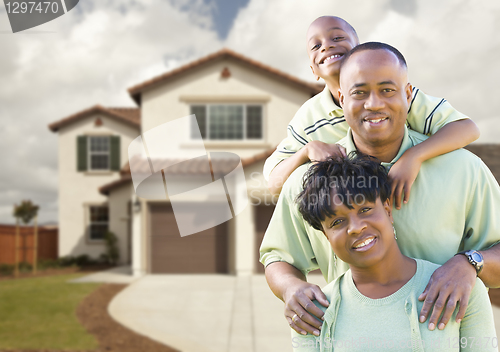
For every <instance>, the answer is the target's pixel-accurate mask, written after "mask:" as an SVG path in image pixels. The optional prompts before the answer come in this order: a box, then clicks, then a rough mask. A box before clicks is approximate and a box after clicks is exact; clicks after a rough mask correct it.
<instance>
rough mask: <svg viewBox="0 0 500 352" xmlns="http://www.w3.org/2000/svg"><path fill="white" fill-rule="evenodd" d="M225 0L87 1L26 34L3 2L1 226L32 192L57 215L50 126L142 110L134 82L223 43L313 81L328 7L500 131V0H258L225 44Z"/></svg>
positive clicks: (487, 132)
mask: <svg viewBox="0 0 500 352" xmlns="http://www.w3.org/2000/svg"><path fill="white" fill-rule="evenodd" d="M214 1H215V0H214ZM214 1H206V0H168V1H159V0H140V1H139V0H101V1H95V0H86V1H80V2H79V4H78V5H77V6H76V7H75V9H74V10H72V11H70V12H69V13H68V14H66V15H65V16H62V17H60V18H58V19H56V20H54V21H51V22H48V23H47V24H44V25H42V26H40V27H36V28H33V29H31V30H27V31H25V32H20V33H16V34H12V33H9V31H10V26H9V25H8V20H7V15H6V13H5V9H4V8H3V7H2V6H0V48H2V55H0V77H2V84H1V85H0V131H1V133H2V134H1V138H0V158H1V159H2V161H3V163H2V166H3V168H2V172H1V173H0V181H1V182H0V195H1V198H0V223H5V222H12V221H13V218H12V216H11V210H12V205H13V204H14V203H16V202H19V201H21V200H22V199H25V198H28V199H32V200H33V201H34V202H36V203H38V204H40V205H41V221H49V220H57V208H56V205H57V187H56V186H57V135H55V134H53V133H51V132H50V131H49V130H48V129H47V125H48V124H49V123H50V122H53V121H55V120H58V119H60V118H62V117H65V116H68V115H70V114H73V113H75V112H77V111H79V110H81V109H84V108H87V107H89V106H92V105H94V104H96V103H100V104H102V105H106V106H120V105H124V106H132V105H134V103H133V102H132V100H131V99H130V97H129V96H128V94H127V92H126V89H127V88H128V87H130V86H132V85H134V84H137V83H140V82H142V81H144V80H146V79H149V78H151V77H153V76H155V75H158V74H161V73H163V72H165V71H167V70H170V69H172V68H175V67H177V66H179V65H181V64H184V63H186V62H188V61H191V60H194V59H196V58H199V57H201V56H203V55H206V54H208V53H211V52H214V51H216V50H218V49H219V48H220V47H222V46H223V45H224V46H228V47H230V48H231V49H233V50H236V51H238V52H240V53H242V54H244V55H246V56H249V57H251V58H254V59H256V60H259V61H261V62H263V63H266V64H268V65H270V66H273V67H275V68H278V69H280V70H282V71H285V72H287V73H290V74H293V75H295V76H298V77H301V78H303V79H307V80H312V79H313V77H312V75H311V73H310V70H309V67H308V66H309V64H308V59H307V55H306V52H305V44H304V43H305V33H306V30H307V27H308V26H309V24H310V23H311V22H312V21H313V20H314V19H315V18H317V17H319V16H321V15H326V14H331V15H337V16H340V17H343V18H345V19H346V20H348V21H349V22H350V23H351V24H352V25H353V26H354V27H355V28H356V29H357V31H358V33H359V36H360V39H361V40H362V41H367V40H378V41H386V42H389V43H391V44H393V45H395V46H396V47H397V48H398V49H400V50H401V51H402V52H403V54H404V55H405V56H406V58H407V60H408V63H409V67H410V78H411V80H412V83H414V84H415V85H416V86H418V87H419V88H421V89H423V90H424V91H425V92H427V93H429V94H432V95H435V96H442V97H445V98H447V99H448V100H449V101H450V102H451V103H452V104H453V105H454V106H455V107H456V108H458V109H459V110H460V111H462V112H464V113H466V114H468V115H469V116H471V117H472V118H473V119H474V120H475V121H476V122H478V124H479V125H480V128H481V130H482V133H483V135H484V136H485V137H484V138H486V140H488V141H490V140H495V138H496V136H497V135H498V132H499V131H500V127H499V125H498V124H499V123H498V122H497V121H496V120H498V118H497V117H498V113H497V112H496V106H495V104H494V102H493V101H492V100H493V99H495V98H496V96H498V95H499V93H500V89H499V88H498V86H497V85H496V78H497V77H499V76H500V66H499V65H498V64H497V63H496V61H497V58H498V57H500V38H499V37H498V36H497V35H496V33H498V32H499V31H500V18H499V17H500V3H499V2H497V1H483V2H477V1H473V0H461V1H453V0H444V1H435V0H422V1H418V2H414V3H413V5H412V6H406V7H398V6H399V5H397V6H396V5H395V1H394V0H360V1H356V2H348V1H343V0H334V1H322V0H312V1H308V2H305V1H303V0H273V1H267V0H250V1H249V2H248V4H247V5H246V7H244V8H240V10H239V12H238V14H237V16H236V18H235V20H234V24H233V26H232V28H231V30H230V32H229V34H228V36H227V39H226V40H225V41H221V40H220V39H219V36H218V33H217V25H218V23H217V22H216V19H214V17H213V12H214ZM290 118H291V116H290Z"/></svg>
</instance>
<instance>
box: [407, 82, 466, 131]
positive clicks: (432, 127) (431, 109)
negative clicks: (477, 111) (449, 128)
mask: <svg viewBox="0 0 500 352" xmlns="http://www.w3.org/2000/svg"><path fill="white" fill-rule="evenodd" d="M463 119H468V117H467V116H466V115H464V114H462V113H461V112H459V111H457V110H455V109H454V108H453V106H451V104H450V103H449V102H448V101H446V99H444V98H443V99H442V98H435V97H432V96H430V95H426V94H425V93H424V92H422V91H421V90H420V89H418V88H416V87H413V94H412V101H411V103H410V109H409V111H408V117H407V120H406V121H407V123H408V125H409V127H410V128H411V129H412V130H414V131H417V132H420V133H422V134H425V135H428V136H429V135H432V134H434V133H436V132H437V131H439V130H440V129H441V128H442V127H443V126H444V125H446V124H448V123H450V122H453V121H458V120H463Z"/></svg>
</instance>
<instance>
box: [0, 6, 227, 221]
mask: <svg viewBox="0 0 500 352" xmlns="http://www.w3.org/2000/svg"><path fill="white" fill-rule="evenodd" d="M186 4H187V6H188V7H189V11H188V10H187V9H186ZM4 15H5V14H0V16H4ZM5 18H6V16H5ZM211 27H213V23H212V18H211V17H210V14H209V11H208V8H207V6H206V5H204V2H203V1H202V0H199V1H198V0H196V1H192V0H187V1H169V2H159V1H151V0H147V1H140V2H139V1H125V2H124V1H121V0H120V1H111V0H108V1H99V2H97V1H80V3H79V5H78V6H77V7H76V8H75V9H74V10H73V11H70V12H68V14H66V15H65V16H62V17H61V18H59V19H56V20H54V21H51V22H49V23H47V24H45V25H42V26H40V27H36V28H34V29H33V30H28V31H25V32H21V33H17V34H12V33H10V34H9V33H3V32H2V33H0V47H1V48H2V55H1V56H0V77H2V81H3V82H4V83H3V84H2V85H0V130H1V131H2V138H0V158H1V159H2V161H3V163H2V164H3V165H2V166H3V170H2V173H1V174H0V181H1V182H0V194H1V195H2V197H1V198H0V223H12V222H13V221H14V219H13V217H12V215H11V211H12V205H13V204H14V203H16V202H19V201H20V200H22V199H32V200H33V201H34V202H35V203H37V204H39V205H41V209H40V217H41V221H53V220H57V212H56V209H55V208H54V207H55V204H56V201H57V135H56V134H53V133H51V132H50V131H49V130H48V128H47V125H48V124H49V123H50V122H53V121H56V120H58V119H60V118H63V117H65V116H68V115H70V114H73V113H75V112H77V111H79V110H82V109H84V108H87V107H89V106H92V105H94V104H97V103H100V104H102V105H105V106H133V105H134V103H133V102H132V100H131V99H130V97H129V96H128V93H127V91H126V89H127V88H128V87H130V86H131V85H134V84H137V83H140V82H142V81H144V80H146V79H149V78H151V77H153V76H155V75H158V74H160V73H163V72H165V71H167V70H169V69H172V68H174V67H176V66H178V65H180V64H182V63H184V62H185V61H189V60H192V59H194V58H196V57H199V56H203V55H206V54H207V53H209V52H212V51H215V50H217V49H218V48H219V47H220V46H221V43H220V41H219V39H218V37H217V33H216V32H215V31H214V30H210V28H211ZM1 29H2V30H3V29H4V28H1ZM8 29H9V30H10V28H8ZM47 32H49V33H47Z"/></svg>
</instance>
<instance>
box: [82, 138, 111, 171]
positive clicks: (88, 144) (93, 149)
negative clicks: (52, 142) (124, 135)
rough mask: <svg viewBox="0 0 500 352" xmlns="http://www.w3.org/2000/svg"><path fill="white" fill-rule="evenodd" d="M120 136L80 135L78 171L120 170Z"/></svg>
mask: <svg viewBox="0 0 500 352" xmlns="http://www.w3.org/2000/svg"><path fill="white" fill-rule="evenodd" d="M120 166H121V165H120V136H92V135H90V136H86V135H83V136H78V138H77V139H76V169H77V171H89V170H90V171H108V170H111V171H119V170H120Z"/></svg>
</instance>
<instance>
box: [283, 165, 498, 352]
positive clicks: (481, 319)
mask: <svg viewBox="0 0 500 352" xmlns="http://www.w3.org/2000/svg"><path fill="white" fill-rule="evenodd" d="M389 197H390V185H389V181H388V178H387V173H386V171H385V169H384V167H383V166H381V165H380V163H378V162H377V161H376V160H374V159H373V158H370V157H367V156H356V157H354V158H345V159H338V160H333V159H331V160H327V161H324V162H320V163H316V164H315V165H313V166H312V167H311V168H310V169H309V171H308V173H307V175H306V177H305V179H304V190H303V191H302V193H301V194H300V195H299V196H298V198H297V202H298V203H299V211H300V213H301V214H302V216H303V217H304V219H305V220H306V221H307V222H308V223H309V224H310V225H311V226H313V227H314V228H316V229H318V230H320V231H322V232H323V233H324V234H325V236H326V237H327V238H328V241H329V242H330V244H331V246H332V249H333V252H334V253H335V254H336V256H337V257H338V258H339V259H340V260H343V261H344V262H346V263H348V264H349V267H350V270H348V271H347V272H346V273H345V274H343V275H342V276H340V277H339V278H337V279H336V280H335V281H333V282H331V283H330V284H328V285H327V286H326V287H325V288H324V289H323V291H324V293H325V294H326V296H327V298H328V299H329V301H330V306H329V307H328V308H324V307H323V306H322V305H320V304H317V306H318V307H319V308H320V309H322V310H323V311H325V315H324V323H323V326H322V329H321V334H320V336H319V337H315V336H313V335H307V336H303V335H299V334H298V333H296V332H295V331H292V346H293V348H294V351H363V352H364V351H440V352H441V351H458V350H459V351H481V352H487V351H498V349H497V338H496V333H495V327H494V322H493V314H492V310H491V305H490V302H489V298H488V294H487V291H486V288H485V286H484V284H483V283H482V282H481V280H479V279H477V281H476V284H475V286H474V289H473V291H472V294H471V297H470V299H469V305H468V308H467V311H466V314H465V317H464V319H463V320H462V321H460V322H456V321H455V317H456V314H457V312H458V307H457V308H456V309H455V312H454V314H453V316H452V318H451V319H450V322H449V323H448V325H447V326H446V328H445V329H443V330H440V329H436V330H434V331H430V330H428V329H427V326H426V325H423V324H420V323H419V322H418V312H419V311H420V309H421V308H422V305H423V302H420V301H418V299H417V298H418V296H419V295H420V293H421V292H423V291H424V289H425V286H426V285H427V283H428V281H429V279H430V276H431V275H432V273H433V272H434V270H435V269H436V268H437V267H438V265H436V264H433V263H430V262H427V261H425V260H420V259H413V258H409V257H406V256H404V255H403V254H402V253H401V252H400V250H399V247H398V245H397V234H396V231H395V230H394V227H393V226H392V222H393V220H392V214H391V206H390V204H389Z"/></svg>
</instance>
